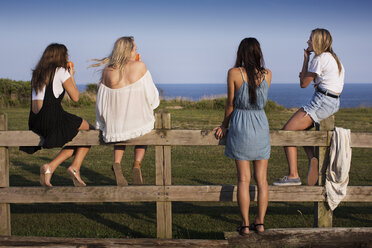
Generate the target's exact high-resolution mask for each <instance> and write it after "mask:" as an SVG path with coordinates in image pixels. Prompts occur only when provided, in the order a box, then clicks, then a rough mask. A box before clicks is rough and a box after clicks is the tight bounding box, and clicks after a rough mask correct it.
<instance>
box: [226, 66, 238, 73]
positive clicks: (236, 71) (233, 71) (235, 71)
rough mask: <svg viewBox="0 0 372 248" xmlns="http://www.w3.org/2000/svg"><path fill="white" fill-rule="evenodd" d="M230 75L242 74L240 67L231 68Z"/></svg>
mask: <svg viewBox="0 0 372 248" xmlns="http://www.w3.org/2000/svg"><path fill="white" fill-rule="evenodd" d="M228 74H229V75H236V74H240V69H239V68H238V67H234V68H230V69H229V72H228Z"/></svg>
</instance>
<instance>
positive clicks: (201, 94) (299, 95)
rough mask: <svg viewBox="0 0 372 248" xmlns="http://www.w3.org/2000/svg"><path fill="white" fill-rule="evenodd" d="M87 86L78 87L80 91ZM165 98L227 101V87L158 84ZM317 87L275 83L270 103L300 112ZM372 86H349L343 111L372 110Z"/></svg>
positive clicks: (370, 84)
mask: <svg viewBox="0 0 372 248" xmlns="http://www.w3.org/2000/svg"><path fill="white" fill-rule="evenodd" d="M85 87H86V85H81V84H80V85H78V88H79V90H80V91H84V90H85ZM156 87H157V88H158V90H159V93H160V95H161V97H163V98H164V99H166V100H170V99H176V98H181V99H185V100H192V101H198V100H201V99H206V98H207V99H211V98H219V97H226V83H215V84H209V83H203V84H156ZM313 92H314V89H313V87H311V86H309V87H307V88H301V87H300V86H299V85H298V83H272V84H271V85H270V89H269V100H271V101H274V102H276V103H278V104H280V105H282V106H284V107H286V108H296V107H297V108H298V107H301V106H302V105H304V104H306V103H307V102H308V101H309V100H310V99H311V97H312V95H313ZM371 94H372V83H345V85H344V89H343V92H342V93H341V98H340V100H341V102H340V103H341V104H340V105H341V108H357V107H372V97H371Z"/></svg>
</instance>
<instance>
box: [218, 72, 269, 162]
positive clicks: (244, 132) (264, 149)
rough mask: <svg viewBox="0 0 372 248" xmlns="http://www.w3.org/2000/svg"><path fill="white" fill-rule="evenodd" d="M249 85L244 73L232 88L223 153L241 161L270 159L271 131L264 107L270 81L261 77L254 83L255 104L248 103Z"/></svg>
mask: <svg viewBox="0 0 372 248" xmlns="http://www.w3.org/2000/svg"><path fill="white" fill-rule="evenodd" d="M242 76H243V75H242ZM248 89H249V86H248V83H247V82H246V81H245V80H244V77H243V84H242V86H241V87H240V88H239V89H238V90H237V91H236V92H235V98H234V111H233V112H232V114H231V117H230V128H229V131H228V133H227V138H226V148H225V156H227V157H229V158H232V159H235V160H240V161H246V160H250V161H253V160H263V159H269V158H270V150H271V146H270V131H269V123H268V121H267V117H266V114H265V110H264V107H265V105H266V102H267V95H268V91H269V85H268V83H267V81H266V79H264V80H263V81H262V82H261V84H260V85H259V86H257V91H256V92H257V105H251V104H250V102H249V92H248Z"/></svg>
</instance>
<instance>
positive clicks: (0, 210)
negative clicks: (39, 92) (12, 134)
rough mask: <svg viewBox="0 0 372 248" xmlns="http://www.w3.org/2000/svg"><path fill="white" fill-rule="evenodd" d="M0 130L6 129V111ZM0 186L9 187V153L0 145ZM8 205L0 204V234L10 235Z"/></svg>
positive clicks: (0, 123) (0, 121) (1, 119)
mask: <svg viewBox="0 0 372 248" xmlns="http://www.w3.org/2000/svg"><path fill="white" fill-rule="evenodd" d="M0 130H1V131H6V130H8V117H7V114H6V113H1V114H0ZM0 187H9V153H8V147H0ZM10 235H11V232H10V205H9V204H7V203H3V204H0V236H10Z"/></svg>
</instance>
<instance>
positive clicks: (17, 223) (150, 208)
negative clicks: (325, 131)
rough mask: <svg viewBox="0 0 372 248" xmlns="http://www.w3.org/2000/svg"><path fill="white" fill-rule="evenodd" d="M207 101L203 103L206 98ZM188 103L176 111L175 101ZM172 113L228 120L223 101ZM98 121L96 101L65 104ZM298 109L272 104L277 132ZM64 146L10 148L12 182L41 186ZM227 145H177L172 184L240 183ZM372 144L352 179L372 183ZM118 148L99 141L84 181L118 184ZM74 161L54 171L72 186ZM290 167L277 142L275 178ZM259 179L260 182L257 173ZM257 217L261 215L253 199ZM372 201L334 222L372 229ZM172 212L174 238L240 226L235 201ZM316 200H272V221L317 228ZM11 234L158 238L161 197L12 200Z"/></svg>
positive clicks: (177, 122)
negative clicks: (43, 168)
mask: <svg viewBox="0 0 372 248" xmlns="http://www.w3.org/2000/svg"><path fill="white" fill-rule="evenodd" d="M203 104H204V103H203ZM175 106H176V107H177V106H178V107H182V108H183V109H177V108H174V107H175ZM167 107H172V108H170V109H168V110H167V111H169V112H170V113H171V119H172V128H175V129H212V128H214V127H215V126H217V125H219V124H220V123H221V121H222V118H223V115H224V111H223V109H220V107H219V105H218V104H211V105H206V109H199V107H198V106H192V103H185V102H181V101H177V100H174V101H170V102H162V104H161V108H167ZM66 110H67V111H69V112H71V113H74V114H77V115H79V116H82V117H83V118H85V119H86V120H88V121H89V122H90V123H92V124H94V120H95V112H94V106H88V107H80V108H73V107H68V108H66ZM294 111H295V109H289V110H288V109H284V108H281V107H280V106H279V107H277V106H276V107H275V106H274V107H271V108H270V109H268V110H267V115H268V119H269V124H270V127H271V129H272V130H278V129H280V128H281V127H282V126H283V125H284V124H285V123H286V121H287V120H288V119H289V117H290V116H291V115H292V114H293V113H294ZM0 112H6V113H8V120H9V125H8V126H9V130H26V129H27V121H28V112H29V109H26V108H8V109H0ZM336 126H339V127H344V128H350V129H351V130H352V132H372V109H371V108H360V109H341V110H340V111H339V112H338V113H337V114H336ZM58 151H59V149H51V150H41V151H38V152H37V153H36V154H34V155H28V154H25V153H23V152H20V151H19V150H18V148H14V147H11V148H10V149H9V156H10V185H11V186H36V187H39V183H38V181H39V167H40V165H41V164H42V163H44V162H47V161H50V160H51V159H52V158H53V157H54V156H55V155H56V154H57V153H58ZM223 152H224V147H215V146H211V147H209V146H207V147H204V146H203V147H196V146H195V147H188V146H187V147H186V146H177V147H172V183H173V184H174V185H182V184H187V185H205V184H213V185H216V184H225V185H226V184H236V169H235V166H234V162H233V160H231V159H228V158H226V157H225V156H224V155H223ZM371 157H372V149H353V157H352V164H351V170H350V183H349V184H350V185H371V182H372V173H371V171H372V169H371V159H370V158H371ZM112 160H113V147H112V146H111V145H107V146H95V147H92V149H91V151H90V152H89V154H88V156H87V158H86V160H85V161H84V164H83V167H82V169H81V174H82V177H83V180H84V181H85V182H86V183H87V185H88V187H89V186H94V185H114V184H115V182H114V177H113V175H112V171H111V164H112ZM132 161H133V147H127V151H126V154H125V155H124V159H123V162H122V163H123V165H124V167H123V168H124V174H125V176H126V178H127V179H128V181H129V182H131V177H130V175H131V174H130V172H131V170H130V167H131V163H132ZM154 161H155V149H154V147H151V146H150V147H149V148H148V151H147V154H146V156H145V159H144V161H143V177H144V181H145V184H154V183H155V167H154V163H155V162H154ZM298 161H299V171H300V176H301V178H302V179H303V180H304V179H305V178H306V174H307V162H306V158H305V154H304V152H303V151H302V149H299V158H298ZM69 163H71V159H70V160H67V161H65V162H64V163H63V164H62V165H61V166H60V167H59V168H58V169H57V171H56V172H55V174H54V175H53V179H52V183H53V185H55V186H62V185H64V186H66V185H70V186H72V182H71V180H70V179H69V177H68V176H67V175H66V173H65V169H66V168H67V166H68V165H69ZM286 173H287V163H286V160H285V156H284V152H283V148H282V147H272V155H271V159H270V161H269V171H268V180H269V183H270V184H271V183H272V182H273V181H274V180H276V179H277V178H279V177H282V176H284V175H285V174H286ZM252 184H254V180H253V179H252ZM252 206H253V207H252V208H251V212H250V214H251V215H250V217H251V219H253V216H254V215H255V214H256V208H255V207H254V206H256V203H252ZM371 209H372V204H371V203H341V204H340V206H339V207H338V208H337V209H336V210H335V212H334V221H333V225H334V226H338V227H341V226H342V227H372V211H371ZM172 211H173V215H172V218H173V237H174V238H192V239H196V238H197V239H203V238H205V239H222V238H223V232H224V231H234V230H235V228H236V226H238V225H239V224H240V215H239V210H238V207H237V204H236V203H232V202H222V203H221V202H216V203H210V202H209V203H195V202H175V203H173V204H172ZM313 218H314V208H313V203H286V202H282V203H272V202H270V203H269V208H268V211H267V215H266V219H265V226H266V227H267V228H277V227H312V226H313ZM11 225H12V235H21V236H56V237H100V238H109V237H111V238H127V237H129V238H143V237H156V204H155V203H95V204H11Z"/></svg>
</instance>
